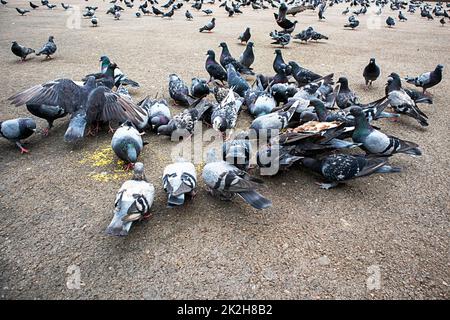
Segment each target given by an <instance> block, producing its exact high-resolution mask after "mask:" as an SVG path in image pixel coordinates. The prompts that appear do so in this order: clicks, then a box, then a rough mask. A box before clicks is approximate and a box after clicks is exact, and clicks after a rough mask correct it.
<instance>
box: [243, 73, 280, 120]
mask: <svg viewBox="0 0 450 320" xmlns="http://www.w3.org/2000/svg"><path fill="white" fill-rule="evenodd" d="M257 81H259V80H257ZM248 92H250V91H247V93H248ZM246 97H247V95H246ZM246 105H247V107H248V112H249V113H250V114H251V115H252V116H254V117H255V118H258V117H260V116H263V115H266V114H269V113H271V112H272V111H273V110H274V109H275V108H276V106H277V102H276V101H275V99H274V97H272V95H271V94H270V93H268V92H265V91H261V92H258V93H257V94H256V96H255V97H254V98H253V99H251V100H250V101H247V100H246Z"/></svg>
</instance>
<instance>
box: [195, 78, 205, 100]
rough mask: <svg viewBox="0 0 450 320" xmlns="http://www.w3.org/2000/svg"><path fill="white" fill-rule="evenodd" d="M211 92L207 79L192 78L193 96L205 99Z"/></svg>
mask: <svg viewBox="0 0 450 320" xmlns="http://www.w3.org/2000/svg"><path fill="white" fill-rule="evenodd" d="M209 92H210V90H209V87H208V83H207V81H206V80H205V79H199V78H192V84H191V95H192V96H194V97H195V98H203V97H204V96H207V95H208V94H209Z"/></svg>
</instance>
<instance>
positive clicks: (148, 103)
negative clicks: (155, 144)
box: [139, 97, 172, 131]
mask: <svg viewBox="0 0 450 320" xmlns="http://www.w3.org/2000/svg"><path fill="white" fill-rule="evenodd" d="M139 106H140V107H141V108H143V109H144V110H147V114H148V125H149V126H150V127H151V128H152V129H153V130H155V131H156V130H157V129H158V127H160V126H162V125H166V124H168V123H169V121H170V119H172V116H171V113H170V109H169V106H168V104H167V101H166V100H164V99H161V100H156V99H155V100H153V99H150V98H149V97H147V98H145V99H144V100H142V101H141V102H140V103H139Z"/></svg>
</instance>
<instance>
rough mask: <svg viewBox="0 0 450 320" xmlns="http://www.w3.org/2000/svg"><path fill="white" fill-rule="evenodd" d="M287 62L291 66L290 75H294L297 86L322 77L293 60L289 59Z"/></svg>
mask: <svg viewBox="0 0 450 320" xmlns="http://www.w3.org/2000/svg"><path fill="white" fill-rule="evenodd" d="M288 64H289V66H290V67H291V70H292V71H291V72H292V76H293V77H294V79H295V81H297V84H298V86H299V87H302V86H305V85H307V84H308V83H310V82H312V81H315V80H318V79H320V78H322V76H321V75H319V74H317V73H314V72H312V71H310V70H308V69H306V68H303V67H301V66H300V65H299V64H298V63H297V62H295V61H289V63H288Z"/></svg>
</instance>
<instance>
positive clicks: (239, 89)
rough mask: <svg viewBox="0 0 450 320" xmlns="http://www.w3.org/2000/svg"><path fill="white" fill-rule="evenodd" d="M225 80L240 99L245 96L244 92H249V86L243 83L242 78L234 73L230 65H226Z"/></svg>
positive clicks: (245, 82) (234, 70)
mask: <svg viewBox="0 0 450 320" xmlns="http://www.w3.org/2000/svg"><path fill="white" fill-rule="evenodd" d="M227 78H228V85H229V86H230V87H231V88H233V91H234V92H236V93H237V94H238V95H240V96H241V97H244V96H245V92H246V91H247V90H250V86H249V84H248V83H247V81H245V79H244V78H242V77H241V76H240V74H239V73H238V72H237V71H236V69H235V68H234V66H233V64H232V63H229V64H228V65H227Z"/></svg>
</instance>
